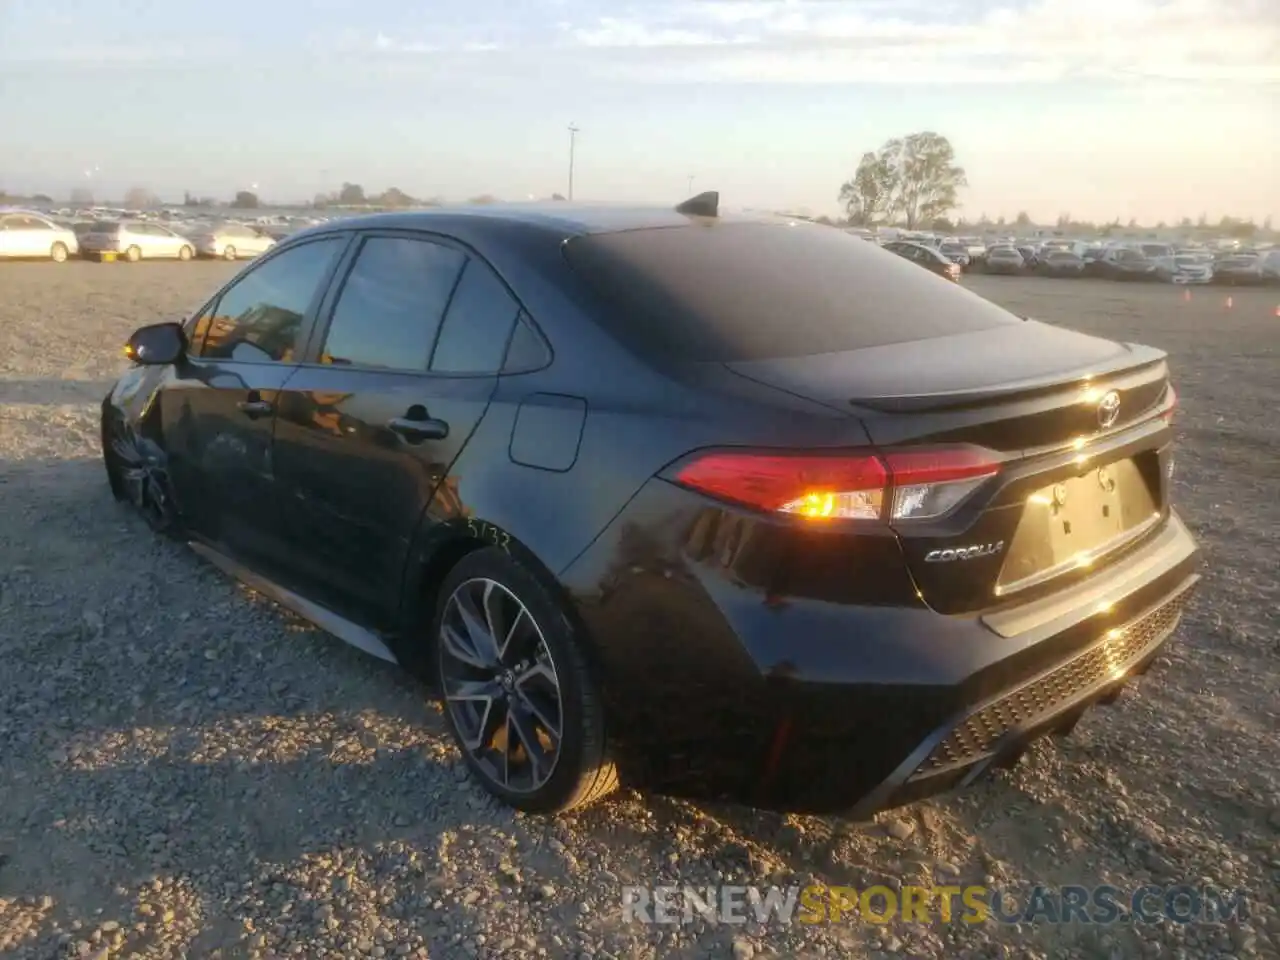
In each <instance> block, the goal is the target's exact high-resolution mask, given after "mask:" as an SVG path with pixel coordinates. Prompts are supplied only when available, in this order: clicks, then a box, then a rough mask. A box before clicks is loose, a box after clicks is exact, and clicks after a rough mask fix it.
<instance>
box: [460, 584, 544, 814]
mask: <svg viewBox="0 0 1280 960" xmlns="http://www.w3.org/2000/svg"><path fill="white" fill-rule="evenodd" d="M438 647H439V657H440V667H441V670H440V675H441V679H442V682H443V687H444V689H443V691H442V692H443V694H444V697H445V704H446V709H447V710H448V711H449V714H450V718H451V719H452V721H453V725H454V728H455V730H456V731H457V733H458V740H459V742H460V744H461V746H462V748H463V749H464V750H465V751H466V752H467V754H468V755H469V757H470V759H471V761H472V762H473V764H474V765H475V766H476V767H478V768H479V769H480V770H481V771H482V772H483V773H484V774H485V775H486V776H488V777H489V778H490V779H492V781H493V782H494V783H495V784H497V785H498V786H500V787H502V788H503V789H505V790H507V791H510V792H512V793H517V794H529V793H533V792H535V791H537V790H538V789H539V788H541V787H542V786H543V785H544V784H545V783H546V782H547V781H548V779H550V777H551V774H552V773H553V772H554V770H555V767H556V762H557V761H558V760H559V757H560V745H561V738H562V736H563V706H562V699H561V693H560V679H559V676H558V675H557V673H556V667H555V663H554V661H553V660H552V657H551V651H550V650H549V649H548V647H547V642H546V639H545V638H544V637H543V634H542V631H541V629H540V628H539V627H538V624H537V622H536V621H535V620H534V617H533V614H532V613H530V611H529V609H528V607H526V606H525V605H524V604H523V603H522V602H521V601H520V599H519V598H518V597H516V596H515V594H513V593H512V592H511V591H510V590H508V589H507V588H506V587H504V586H503V585H502V584H500V583H498V582H497V581H495V580H490V579H487V578H476V579H472V580H467V581H464V582H463V583H461V584H460V585H459V586H458V587H457V589H456V590H454V591H453V593H452V594H450V596H449V599H448V601H447V602H446V604H445V609H444V613H443V616H442V617H441V621H440V636H439V645H438Z"/></svg>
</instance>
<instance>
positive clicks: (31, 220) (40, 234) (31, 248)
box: [5, 214, 52, 257]
mask: <svg viewBox="0 0 1280 960" xmlns="http://www.w3.org/2000/svg"><path fill="white" fill-rule="evenodd" d="M48 236H49V234H48V232H47V231H46V229H45V225H44V224H42V223H41V222H40V221H39V220H37V219H36V218H35V217H30V216H27V215H26V214H14V215H12V216H9V217H6V218H5V240H6V243H5V251H6V256H10V257H37V256H40V255H41V254H44V253H48V252H49V247H43V249H42V244H43V241H44V240H45V239H46V238H47V237H48ZM50 245H52V241H50Z"/></svg>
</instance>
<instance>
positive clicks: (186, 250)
mask: <svg viewBox="0 0 1280 960" xmlns="http://www.w3.org/2000/svg"><path fill="white" fill-rule="evenodd" d="M195 255H196V253H195V251H194V250H192V249H191V248H190V247H183V248H182V249H181V250H179V251H178V259H179V260H184V261H185V260H190V259H191V258H192V257H194V256H195Z"/></svg>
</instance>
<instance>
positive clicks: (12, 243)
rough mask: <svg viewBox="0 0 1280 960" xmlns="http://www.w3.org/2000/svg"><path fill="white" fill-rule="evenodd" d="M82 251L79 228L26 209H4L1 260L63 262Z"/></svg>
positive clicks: (0, 221) (0, 216)
mask: <svg viewBox="0 0 1280 960" xmlns="http://www.w3.org/2000/svg"><path fill="white" fill-rule="evenodd" d="M79 250H80V245H79V241H77V240H76V234H75V231H74V230H72V229H71V228H70V227H64V226H62V225H61V224H57V223H54V222H53V221H52V220H50V219H49V218H48V217H44V216H41V215H40V214H38V213H28V212H27V211H25V210H15V211H7V212H6V211H0V259H10V258H11V259H15V260H16V259H19V258H23V259H25V258H32V259H36V258H39V259H44V258H46V257H47V258H48V259H50V260H53V261H54V262H55V263H63V262H65V261H66V259H67V258H68V257H71V256H74V255H75V254H76V253H78V252H79Z"/></svg>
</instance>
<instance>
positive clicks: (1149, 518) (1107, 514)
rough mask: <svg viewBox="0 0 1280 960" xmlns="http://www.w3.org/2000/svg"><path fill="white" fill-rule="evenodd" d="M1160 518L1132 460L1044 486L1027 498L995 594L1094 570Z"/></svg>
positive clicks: (1148, 486) (1146, 483)
mask: <svg viewBox="0 0 1280 960" xmlns="http://www.w3.org/2000/svg"><path fill="white" fill-rule="evenodd" d="M1159 519H1160V506H1159V503H1158V502H1157V496H1156V494H1155V493H1154V492H1153V490H1152V485H1151V483H1150V482H1149V481H1148V477H1147V473H1146V472H1145V471H1144V470H1143V469H1142V467H1141V465H1140V464H1139V463H1138V462H1137V461H1135V460H1133V459H1129V460H1119V461H1116V462H1115V463H1109V464H1106V465H1104V466H1100V467H1094V468H1091V469H1090V470H1089V471H1088V472H1087V473H1085V474H1083V475H1082V476H1077V477H1071V478H1069V479H1067V480H1064V481H1062V482H1060V483H1055V484H1050V485H1048V486H1045V487H1042V488H1041V489H1039V490H1037V491H1036V492H1035V493H1033V494H1032V495H1031V496H1030V497H1028V498H1027V502H1026V505H1025V507H1024V508H1023V512H1022V519H1021V520H1020V521H1019V523H1018V528H1017V530H1016V531H1015V532H1014V535H1013V539H1012V540H1011V541H1010V544H1009V549H1008V551H1007V552H1006V554H1005V562H1004V566H1003V567H1002V568H1001V571H1000V577H999V580H998V582H997V585H996V591H997V593H1001V594H1007V593H1011V592H1013V591H1015V590H1021V589H1024V588H1026V587H1029V586H1033V585H1035V584H1037V583H1043V582H1044V581H1046V580H1049V579H1051V578H1053V577H1055V576H1058V575H1059V574H1061V573H1065V572H1066V571H1068V570H1074V569H1080V568H1082V567H1088V566H1092V565H1093V564H1094V563H1096V562H1097V561H1098V560H1099V559H1100V558H1101V557H1103V556H1105V555H1106V554H1108V553H1110V552H1112V551H1114V550H1117V549H1119V548H1120V547H1122V546H1123V545H1124V544H1125V543H1127V542H1129V541H1131V540H1133V539H1135V538H1137V537H1139V536H1141V535H1142V533H1143V532H1144V531H1146V530H1147V529H1149V528H1150V527H1151V526H1153V525H1154V524H1155V523H1156V522H1157V521H1158V520H1159Z"/></svg>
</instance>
